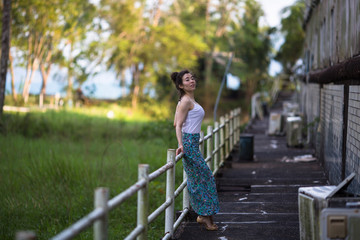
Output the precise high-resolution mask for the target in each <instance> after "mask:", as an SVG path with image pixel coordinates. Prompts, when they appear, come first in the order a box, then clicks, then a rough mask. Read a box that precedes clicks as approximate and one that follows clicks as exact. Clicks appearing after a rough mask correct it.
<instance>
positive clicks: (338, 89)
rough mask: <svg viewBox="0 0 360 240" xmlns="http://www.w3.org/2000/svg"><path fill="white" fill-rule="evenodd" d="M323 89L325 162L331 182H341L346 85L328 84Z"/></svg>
mask: <svg viewBox="0 0 360 240" xmlns="http://www.w3.org/2000/svg"><path fill="white" fill-rule="evenodd" d="M321 91H322V93H321V94H323V95H324V99H323V100H324V105H323V106H324V118H323V119H322V121H323V122H324V123H323V124H324V125H323V126H324V128H323V129H322V136H323V141H324V143H323V144H324V156H323V162H324V167H325V170H326V172H327V173H328V178H329V180H330V182H331V183H333V184H339V183H340V182H341V181H342V178H341V171H342V144H343V100H344V87H343V86H342V85H326V86H324V87H323V89H322V90H321Z"/></svg>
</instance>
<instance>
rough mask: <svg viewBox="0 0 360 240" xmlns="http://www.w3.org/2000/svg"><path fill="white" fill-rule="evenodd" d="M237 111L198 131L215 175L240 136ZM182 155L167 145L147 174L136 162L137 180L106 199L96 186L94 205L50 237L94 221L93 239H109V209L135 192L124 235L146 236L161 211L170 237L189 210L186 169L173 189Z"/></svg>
mask: <svg viewBox="0 0 360 240" xmlns="http://www.w3.org/2000/svg"><path fill="white" fill-rule="evenodd" d="M240 113H241V109H240V108H237V109H235V110H233V111H231V112H230V115H228V114H226V115H225V117H221V118H220V123H218V122H215V123H214V127H212V126H208V127H207V135H206V136H204V133H203V132H201V133H200V150H201V152H202V154H203V155H204V148H205V146H204V145H205V144H204V143H205V142H206V145H207V147H206V158H205V161H206V162H207V165H208V166H209V168H210V169H211V170H212V171H213V175H214V176H215V175H216V173H217V172H218V170H219V168H220V167H221V166H222V164H223V163H224V161H225V159H227V158H228V157H229V155H230V153H231V151H232V150H233V148H234V146H235V145H236V144H237V142H238V141H239V139H240ZM204 156H205V155H204ZM182 157H183V153H181V154H179V155H177V156H175V149H168V150H167V163H166V164H165V165H163V166H162V167H160V168H159V169H157V170H156V171H154V172H152V173H150V174H149V165H148V164H139V169H138V181H137V182H136V183H135V184H133V185H132V186H130V187H129V188H128V189H126V190H125V191H123V192H121V193H120V194H118V195H117V196H115V197H114V198H112V199H110V200H109V199H108V198H109V189H108V188H102V187H101V188H97V189H96V190H95V203H94V207H95V209H94V210H93V211H92V212H90V213H89V214H88V215H86V216H84V217H83V218H81V219H80V220H78V221H77V222H75V223H74V224H73V225H71V226H70V227H69V228H67V229H65V230H63V231H62V232H60V233H59V234H58V235H56V236H54V237H53V238H51V239H52V240H65V239H72V238H74V237H76V236H77V235H78V234H80V233H81V232H82V231H84V230H86V229H88V228H89V227H90V226H91V225H93V228H94V239H96V240H105V239H108V215H109V212H110V211H111V210H112V209H114V208H116V207H118V206H120V205H121V204H122V203H123V202H124V201H126V200H127V199H129V198H130V197H132V196H133V195H135V194H136V193H137V226H136V228H135V229H133V230H132V232H131V233H130V234H129V235H128V236H127V237H126V238H125V239H126V240H130V239H135V238H137V239H138V240H144V239H147V232H148V225H149V224H151V223H152V222H153V221H154V220H155V219H156V218H157V217H158V216H159V215H160V214H161V213H162V212H164V211H165V233H164V236H163V238H162V239H170V238H171V237H172V236H173V234H174V231H175V230H176V229H177V228H178V227H179V225H180V223H181V222H182V221H183V219H184V218H185V216H186V215H187V213H188V212H189V210H190V202H189V195H188V191H187V188H186V185H187V183H186V178H187V176H186V173H185V171H183V181H182V183H181V184H180V186H179V187H178V188H177V189H175V166H176V163H177V162H178V161H179V160H181V159H182ZM163 173H166V200H165V202H164V203H163V204H162V205H161V206H159V207H158V208H157V209H156V210H155V211H153V212H152V213H151V214H150V215H149V214H148V210H149V198H148V196H149V183H150V182H151V181H153V180H154V179H156V178H158V177H159V176H160V175H162V174H163ZM181 192H183V209H182V213H181V215H180V216H179V217H178V218H177V219H176V221H175V198H176V197H178V196H179V195H180V193H181ZM16 236H17V240H20V239H21V240H29V239H34V237H35V236H36V235H35V233H33V232H18V233H17V235H16Z"/></svg>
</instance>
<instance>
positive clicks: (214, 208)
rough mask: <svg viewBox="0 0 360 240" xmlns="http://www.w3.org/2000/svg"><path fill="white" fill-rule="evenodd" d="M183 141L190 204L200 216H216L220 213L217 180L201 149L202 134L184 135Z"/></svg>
mask: <svg viewBox="0 0 360 240" xmlns="http://www.w3.org/2000/svg"><path fill="white" fill-rule="evenodd" d="M182 140H183V146H184V158H183V160H182V161H183V165H184V169H185V172H186V174H187V188H188V191H189V195H190V204H191V206H192V208H193V209H194V211H195V212H196V213H197V214H198V215H201V216H210V215H214V214H215V213H217V212H219V200H218V195H217V192H216V184H215V179H214V177H213V175H212V172H211V170H210V168H209V167H208V166H207V164H206V162H205V160H204V158H203V156H202V154H201V152H200V149H199V140H200V134H199V133H195V134H191V133H183V137H182Z"/></svg>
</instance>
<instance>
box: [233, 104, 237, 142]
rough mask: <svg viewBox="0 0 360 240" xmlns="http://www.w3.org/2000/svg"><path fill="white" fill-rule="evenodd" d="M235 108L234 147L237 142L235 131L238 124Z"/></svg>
mask: <svg viewBox="0 0 360 240" xmlns="http://www.w3.org/2000/svg"><path fill="white" fill-rule="evenodd" d="M237 114H238V112H237V108H235V109H234V139H233V140H234V143H233V144H234V146H235V145H236V142H237V129H238V122H237Z"/></svg>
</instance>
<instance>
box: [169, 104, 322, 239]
mask: <svg viewBox="0 0 360 240" xmlns="http://www.w3.org/2000/svg"><path fill="white" fill-rule="evenodd" d="M280 100H286V98H282V99H280ZM274 106H275V109H273V110H279V108H280V107H281V101H280V102H279V103H278V104H276V105H274ZM267 126H268V118H265V119H263V120H262V121H260V120H256V121H254V122H253V123H252V124H251V126H249V128H248V129H247V132H248V133H252V134H254V144H255V146H254V155H255V158H254V161H244V160H241V159H239V151H234V152H232V155H231V159H229V160H228V161H227V163H226V166H225V167H224V168H222V169H221V170H220V171H219V173H218V176H217V187H218V193H219V200H220V212H219V213H218V214H217V215H216V216H215V217H214V220H215V222H216V224H217V225H218V226H219V231H216V232H209V231H206V230H205V228H203V227H202V226H200V225H198V224H197V223H196V222H195V218H196V214H195V213H191V214H190V216H189V221H188V222H186V223H183V224H182V226H181V227H180V228H179V230H178V231H177V232H176V234H175V239H184V240H191V239H196V240H201V239H207V240H208V239H209V240H212V239H221V240H226V239H227V240H233V239H264V240H265V239H266V240H270V239H276V240H286V239H289V240H290V239H291V240H293V239H299V219H298V202H297V191H298V188H299V187H303V186H315V185H327V179H326V177H325V174H324V171H323V169H322V168H321V167H320V166H319V164H318V163H317V162H311V163H310V162H307V163H294V162H286V161H285V158H286V157H288V158H292V157H294V156H298V155H304V154H312V153H314V151H313V150H312V149H304V148H303V149H301V148H288V147H287V146H286V138H285V137H284V136H282V137H279V136H267V135H266V130H267V128H268V127H267Z"/></svg>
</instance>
